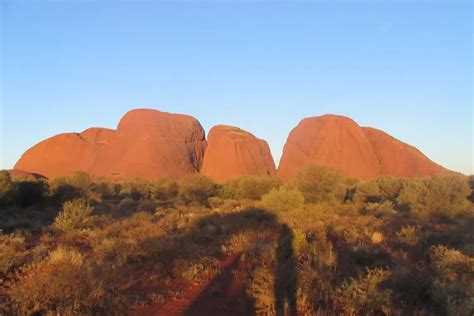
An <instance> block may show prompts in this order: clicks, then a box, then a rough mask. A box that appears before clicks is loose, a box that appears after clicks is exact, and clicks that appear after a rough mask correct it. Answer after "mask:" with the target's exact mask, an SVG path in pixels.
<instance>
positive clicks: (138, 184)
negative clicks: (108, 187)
mask: <svg viewBox="0 0 474 316" xmlns="http://www.w3.org/2000/svg"><path fill="white" fill-rule="evenodd" d="M120 195H121V196H122V197H124V196H127V197H130V198H131V199H133V200H135V201H139V200H142V199H148V198H149V197H150V195H151V185H150V183H148V182H147V181H146V180H143V179H140V178H135V179H132V180H131V181H128V182H125V183H123V184H122V187H121V190H120Z"/></svg>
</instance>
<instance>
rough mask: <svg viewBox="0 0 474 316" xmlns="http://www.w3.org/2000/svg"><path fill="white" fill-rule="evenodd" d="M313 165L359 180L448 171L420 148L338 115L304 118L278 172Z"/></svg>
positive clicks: (293, 171) (287, 175) (286, 174)
mask: <svg viewBox="0 0 474 316" xmlns="http://www.w3.org/2000/svg"><path fill="white" fill-rule="evenodd" d="M310 164H315V165H321V166H327V167H330V168H332V169H335V170H338V171H340V172H341V173H342V174H344V175H346V176H349V177H354V178H359V179H372V178H376V177H378V176H395V177H409V178H415V177H428V176H433V175H435V174H439V173H441V172H444V170H445V169H443V168H442V167H440V166H438V165H436V164H435V163H434V162H432V161H431V160H429V159H428V158H427V157H426V156H424V155H423V154H422V153H421V152H420V151H419V150H417V149H416V148H414V147H412V146H409V145H407V144H405V143H403V142H401V141H399V140H396V139H395V138H393V137H391V136H389V135H388V134H386V133H384V132H381V131H379V130H375V129H372V128H362V127H360V126H359V125H358V124H357V123H356V122H354V121H353V120H351V119H350V118H347V117H344V116H338V115H323V116H319V117H311V118H306V119H304V120H302V121H301V122H300V123H299V124H298V126H296V127H295V128H294V129H293V130H292V131H291V133H290V135H289V137H288V140H287V142H286V144H285V147H284V150H283V155H282V158H281V161H280V166H279V168H278V174H279V176H281V177H282V178H283V179H286V180H288V179H291V178H292V177H294V176H295V175H296V174H297V172H298V171H299V170H300V169H301V168H302V167H305V166H308V165H310Z"/></svg>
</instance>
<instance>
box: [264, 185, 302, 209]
mask: <svg viewBox="0 0 474 316" xmlns="http://www.w3.org/2000/svg"><path fill="white" fill-rule="evenodd" d="M303 204H304V197H303V195H302V194H301V193H300V192H299V191H297V190H294V189H291V188H288V187H281V188H279V189H276V188H273V189H272V190H271V191H270V192H268V193H267V194H265V195H264V196H263V197H262V205H263V206H264V207H265V208H266V209H268V210H270V211H273V212H284V211H292V210H295V209H298V208H300V207H302V206H303Z"/></svg>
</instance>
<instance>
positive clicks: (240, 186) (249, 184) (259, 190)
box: [220, 176, 281, 200]
mask: <svg viewBox="0 0 474 316" xmlns="http://www.w3.org/2000/svg"><path fill="white" fill-rule="evenodd" d="M280 186H281V180H280V179H278V178H276V177H268V176H265V177H257V176H245V177H241V178H238V179H233V180H229V181H227V182H226V183H224V184H223V186H222V189H221V193H220V195H221V197H222V198H224V199H250V200H260V199H261V198H262V196H264V195H265V194H267V193H268V192H270V190H271V189H273V188H278V187H280Z"/></svg>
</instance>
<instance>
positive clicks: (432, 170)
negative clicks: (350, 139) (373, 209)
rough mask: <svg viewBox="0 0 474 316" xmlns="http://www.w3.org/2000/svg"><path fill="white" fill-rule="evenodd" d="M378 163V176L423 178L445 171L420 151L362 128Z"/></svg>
mask: <svg viewBox="0 0 474 316" xmlns="http://www.w3.org/2000/svg"><path fill="white" fill-rule="evenodd" d="M362 130H363V131H364V134H365V136H366V137H367V139H368V140H369V142H370V143H371V144H372V148H373V149H374V152H375V155H376V156H377V159H378V160H379V162H380V175H383V176H392V177H405V178H423V177H430V176H434V175H437V174H441V173H445V172H446V171H447V170H446V169H444V168H443V167H441V166H440V165H438V164H436V163H434V162H432V161H431V160H430V159H428V157H426V156H425V155H423V153H422V152H421V151H419V150H418V149H416V148H415V147H413V146H410V145H408V144H405V143H403V142H401V141H399V140H398V139H395V138H393V137H392V136H390V135H388V134H387V133H385V132H383V131H380V130H377V129H375V128H370V127H363V128H362Z"/></svg>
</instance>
